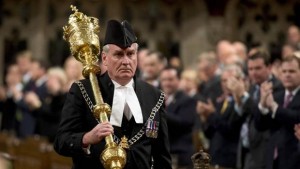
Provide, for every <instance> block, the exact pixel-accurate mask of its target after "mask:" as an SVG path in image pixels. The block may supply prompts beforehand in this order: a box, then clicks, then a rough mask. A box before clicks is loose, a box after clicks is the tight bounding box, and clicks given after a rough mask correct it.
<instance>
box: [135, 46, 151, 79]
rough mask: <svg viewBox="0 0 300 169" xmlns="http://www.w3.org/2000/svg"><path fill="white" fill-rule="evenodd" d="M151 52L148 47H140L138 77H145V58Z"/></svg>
mask: <svg viewBox="0 0 300 169" xmlns="http://www.w3.org/2000/svg"><path fill="white" fill-rule="evenodd" d="M148 54H149V49H147V48H142V49H139V51H138V54H137V55H138V56H137V57H138V68H137V72H136V76H137V77H138V78H143V72H144V62H145V58H146V57H147V56H148Z"/></svg>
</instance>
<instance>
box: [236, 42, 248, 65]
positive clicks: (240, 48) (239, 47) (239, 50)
mask: <svg viewBox="0 0 300 169" xmlns="http://www.w3.org/2000/svg"><path fill="white" fill-rule="evenodd" d="M232 45H233V47H234V49H235V51H236V54H237V55H238V56H239V58H241V59H242V60H243V61H244V62H246V60H247V47H246V45H245V44H244V43H242V42H240V41H235V42H233V43H232Z"/></svg>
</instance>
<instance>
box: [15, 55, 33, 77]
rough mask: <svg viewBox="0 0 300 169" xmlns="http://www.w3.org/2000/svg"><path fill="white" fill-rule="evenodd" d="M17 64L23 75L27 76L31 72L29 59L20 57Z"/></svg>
mask: <svg viewBox="0 0 300 169" xmlns="http://www.w3.org/2000/svg"><path fill="white" fill-rule="evenodd" d="M17 64H18V66H19V69H20V71H21V73H22V74H25V73H27V72H28V71H29V69H30V65H31V61H30V59H29V58H27V57H19V58H17Z"/></svg>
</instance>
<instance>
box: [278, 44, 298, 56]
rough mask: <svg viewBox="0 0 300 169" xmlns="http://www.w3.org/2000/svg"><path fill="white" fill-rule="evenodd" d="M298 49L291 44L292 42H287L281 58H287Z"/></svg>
mask: <svg viewBox="0 0 300 169" xmlns="http://www.w3.org/2000/svg"><path fill="white" fill-rule="evenodd" d="M295 51H296V49H295V48H294V47H293V46H292V45H290V44H285V45H283V46H282V48H281V59H284V58H286V57H287V56H289V55H291V54H293V53H294V52H295Z"/></svg>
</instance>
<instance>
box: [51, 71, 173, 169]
mask: <svg viewBox="0 0 300 169" xmlns="http://www.w3.org/2000/svg"><path fill="white" fill-rule="evenodd" d="M98 81H99V85H100V90H101V93H102V97H103V100H104V102H106V103H108V104H109V105H112V101H113V93H114V84H113V83H112V81H111V79H110V78H109V76H108V74H107V73H105V74H103V75H101V76H98ZM81 82H82V83H83V85H84V86H85V89H86V91H87V93H88V94H89V97H90V98H91V100H92V102H93V103H94V104H95V102H94V97H93V93H92V88H91V84H90V81H89V80H82V81H81ZM135 91H136V94H137V97H138V100H139V102H140V105H141V109H142V113H143V120H144V123H145V122H146V120H147V119H148V117H149V115H150V113H151V110H152V108H153V107H154V106H155V105H156V103H157V101H158V100H159V97H160V92H159V91H158V90H156V89H155V88H154V87H152V86H150V85H149V84H147V83H145V82H143V81H140V80H135ZM154 120H155V121H158V122H159V130H158V137H157V138H156V139H154V138H148V137H146V135H143V136H142V138H141V139H140V140H139V141H137V142H136V143H135V144H133V145H132V146H130V149H129V150H127V163H126V166H125V169H150V168H151V165H152V158H153V161H154V163H153V165H154V169H171V157H170V150H169V149H170V148H169V140H168V129H167V123H166V118H165V111H164V109H163V108H160V110H159V111H158V112H157V114H156V116H155V118H154ZM96 125H97V121H96V120H95V118H94V117H93V115H92V113H91V111H90V109H89V107H88V105H87V104H86V102H85V100H84V98H83V96H82V94H81V92H80V89H79V87H78V85H77V84H73V85H72V87H71V89H70V91H69V94H68V96H67V99H66V102H65V105H64V108H63V110H62V118H61V122H60V127H59V130H58V133H57V136H56V139H55V142H54V148H55V150H56V151H57V152H58V153H59V154H61V155H64V156H69V157H72V159H73V168H74V169H86V168H88V169H101V168H103V166H102V164H101V162H100V160H99V157H100V154H101V152H102V151H103V150H104V146H105V141H104V139H103V140H102V141H101V142H100V143H99V144H96V145H91V148H90V150H91V155H86V154H85V153H84V151H83V149H82V138H83V135H84V134H85V133H86V132H88V131H90V130H91V129H93V128H94V127H95V126H96ZM143 125H144V124H136V123H135V121H134V120H133V118H132V119H131V120H130V121H127V120H124V118H123V122H122V127H121V128H120V127H115V126H114V134H115V135H116V136H117V137H119V138H121V137H122V136H123V135H127V138H128V139H130V138H131V137H133V136H134V135H135V134H136V133H137V132H138V131H139V130H140V129H141V128H142V126H143Z"/></svg>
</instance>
